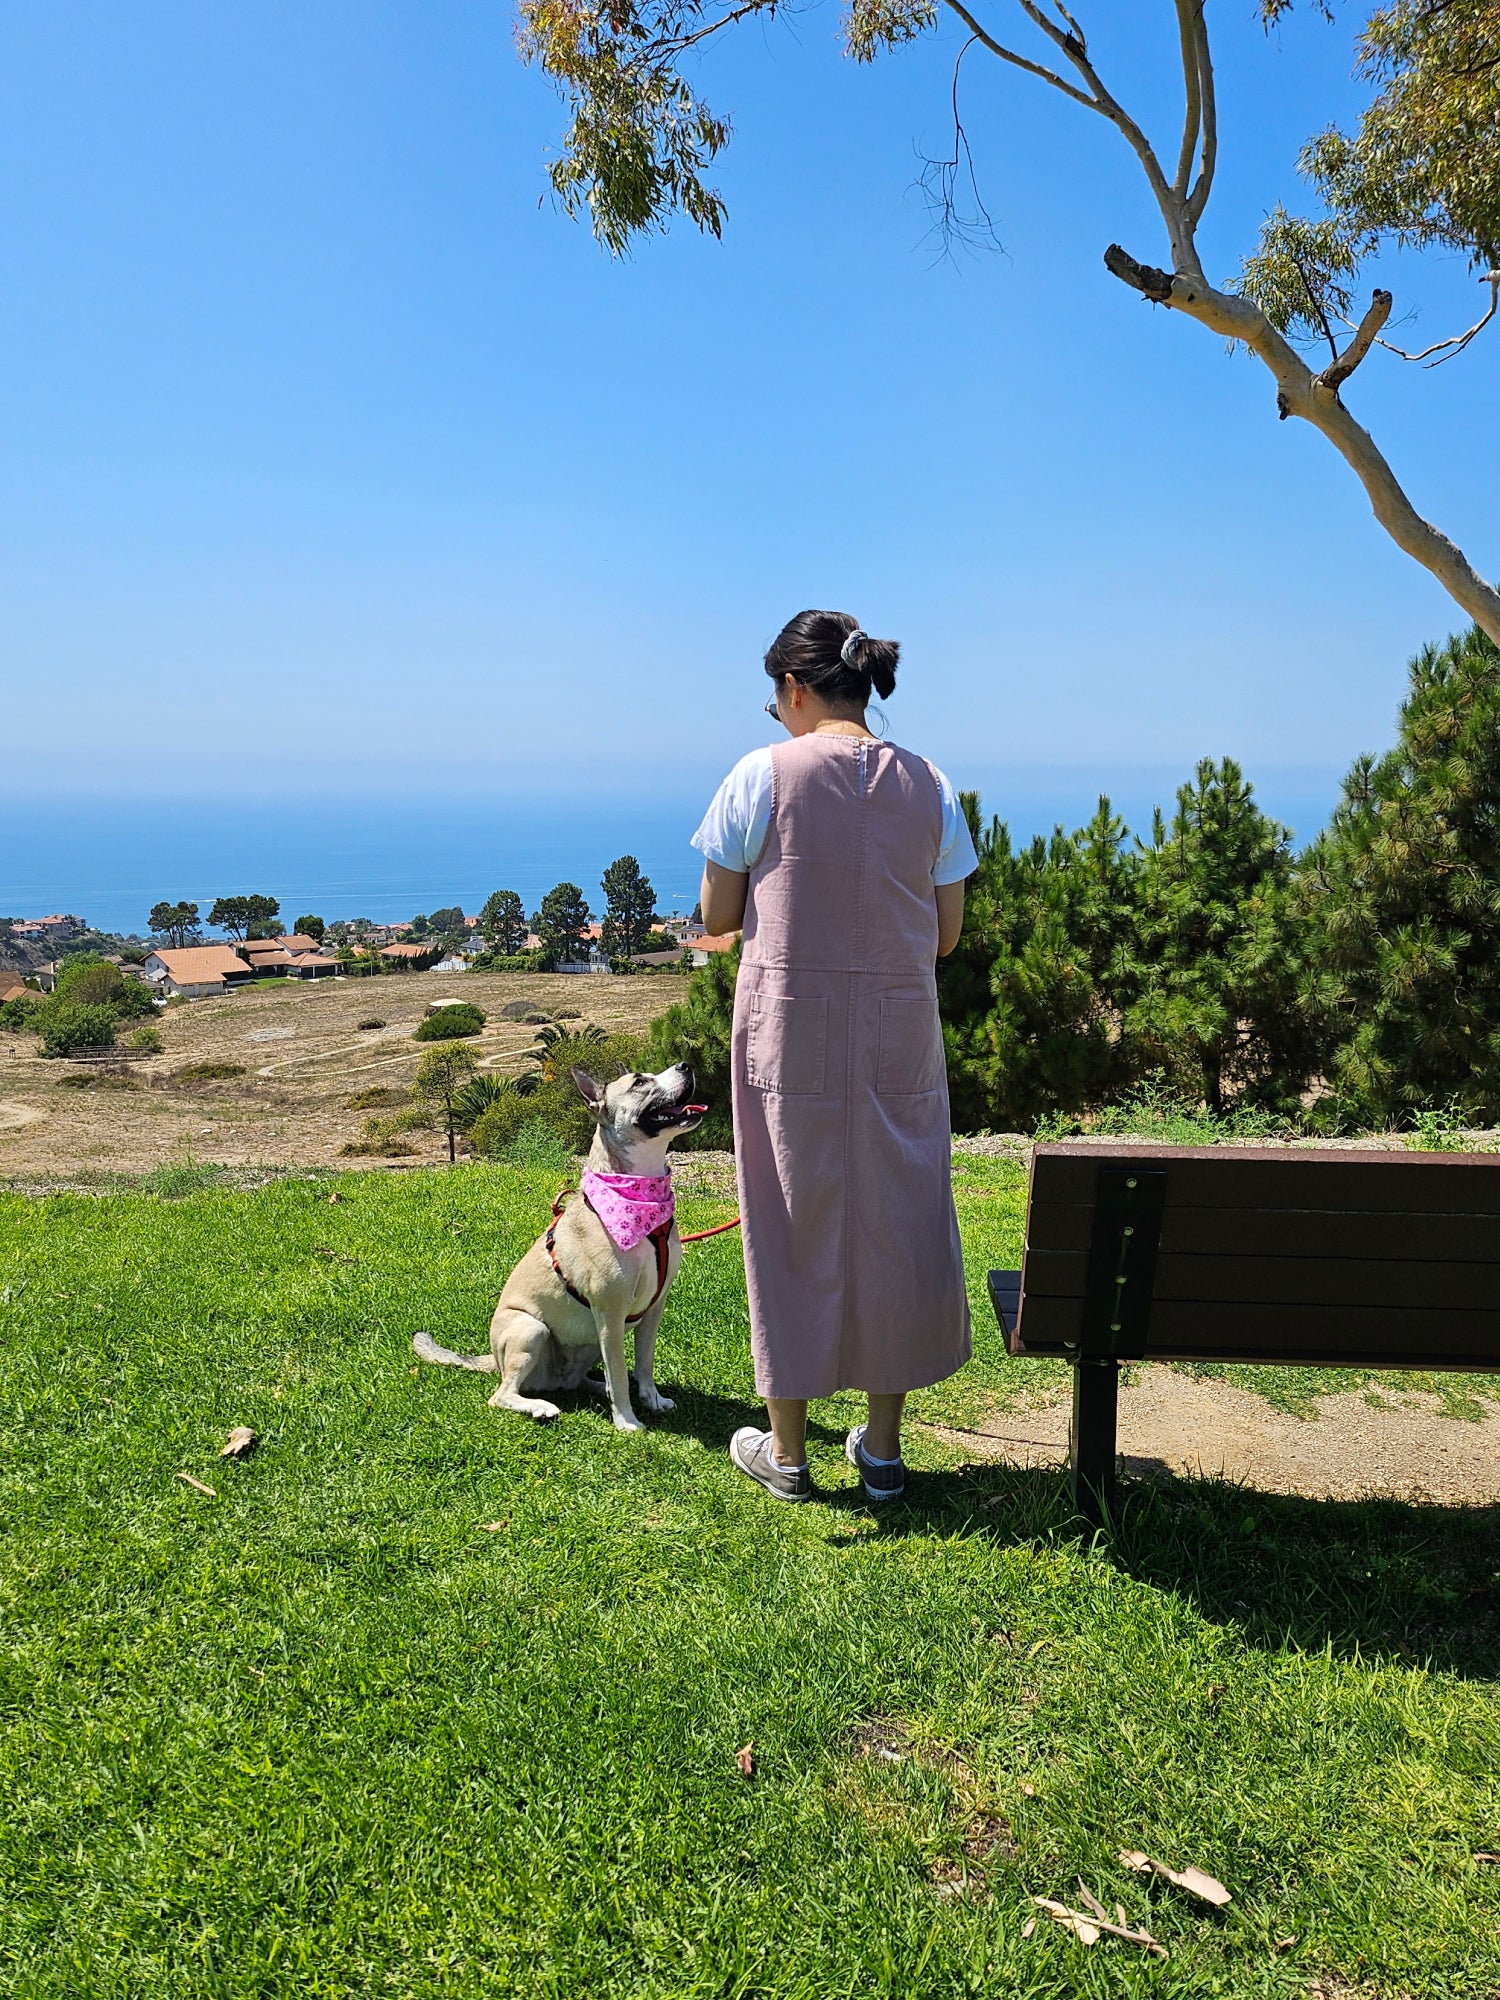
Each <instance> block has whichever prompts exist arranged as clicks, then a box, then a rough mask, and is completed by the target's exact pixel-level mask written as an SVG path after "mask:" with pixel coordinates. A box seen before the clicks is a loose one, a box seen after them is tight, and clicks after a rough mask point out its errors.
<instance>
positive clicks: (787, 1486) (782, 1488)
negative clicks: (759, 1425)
mask: <svg viewBox="0 0 1500 2000" xmlns="http://www.w3.org/2000/svg"><path fill="white" fill-rule="evenodd" d="M729 1456H730V1457H731V1458H732V1459H733V1460H734V1462H735V1464H736V1465H737V1466H738V1467H739V1469H740V1471H741V1472H744V1473H747V1474H748V1475H749V1476H750V1478H751V1479H753V1480H755V1481H757V1482H758V1484H760V1485H761V1486H764V1487H765V1489H766V1491H767V1492H768V1493H769V1494H770V1495H771V1497H772V1499H774V1500H807V1499H810V1498H811V1497H812V1474H811V1473H810V1472H809V1471H808V1469H807V1467H806V1466H805V1465H801V1466H798V1468H797V1470H796V1471H795V1472H794V1471H793V1470H792V1468H791V1467H790V1466H789V1465H778V1464H777V1463H776V1455H775V1453H774V1452H773V1451H772V1450H771V1433H770V1432H769V1431H757V1430H752V1429H751V1427H750V1426H749V1425H748V1424H747V1425H746V1426H745V1428H744V1429H743V1430H740V1431H736V1432H735V1434H734V1436H733V1437H732V1438H731V1439H730V1440H729Z"/></svg>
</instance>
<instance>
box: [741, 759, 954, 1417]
mask: <svg viewBox="0 0 1500 2000" xmlns="http://www.w3.org/2000/svg"><path fill="white" fill-rule="evenodd" d="M773 768H774V784H773V804H772V809H771V824H770V829H769V831H768V833H767V835H766V842H765V846H764V848H763V849H762V851H761V855H760V858H759V860H758V861H757V862H756V864H755V866H754V867H753V868H752V869H751V871H750V886H749V897H748V902H747V905H746V911H745V931H744V952H743V956H742V959H741V963H740V971H739V979H738V984H737V986H736V990H735V1001H734V1121H735V1133H736V1160H737V1168H738V1174H739V1192H740V1213H741V1216H742V1217H743V1223H744V1229H743V1234H744V1247H745V1268H746V1274H747V1277H748V1282H749V1294H750V1333H751V1345H752V1348H753V1351H754V1355H755V1381H756V1387H757V1389H758V1390H759V1392H760V1393H761V1395H763V1396H787V1397H809V1398H811V1397H815V1396H829V1395H832V1394H833V1393H834V1392H835V1391H836V1390H839V1389H864V1390H867V1391H871V1392H873V1393H874V1394H876V1395H891V1394H896V1393H898V1392H900V1391H903V1390H908V1389H920V1388H923V1387H925V1386H926V1385H927V1384H928V1383H931V1382H939V1381H941V1380H942V1379H943V1378H944V1377H945V1376H947V1375H951V1374H953V1372H954V1371H955V1370H956V1369H958V1368H961V1367H962V1366H963V1364H964V1362H965V1361H967V1360H968V1358H969V1354H970V1344H969V1308H968V1301H967V1298H966V1295H965V1291H964V1274H963V1258H962V1253H961V1251H960V1248H959V1240H958V1221H957V1218H956V1216H955V1214H954V1210H953V1190H952V1178H951V1150H952V1138H951V1129H950V1126H949V1121H948V1082H947V1074H946V1069H945V1066H944V1062H943V1043H942V1033H941V1030H940V1027H939V1024H938V1009H937V985H936V980H935V976H934V968H935V965H936V962H937V905H936V902H935V900H934V897H933V888H932V870H933V866H934V863H935V862H936V860H937V856H938V852H939V848H940V846H941V842H942V824H943V807H942V795H941V793H940V791H939V789H938V782H937V779H936V777H935V776H934V774H933V771H932V768H931V766H930V765H929V764H928V763H927V762H926V761H925V760H924V759H923V758H921V757H917V756H914V755H913V754H912V752H911V751H909V750H903V749H900V748H898V747H897V746H896V745H894V744H890V743H876V742H872V741H868V740H866V739H863V738H859V737H851V736H838V735H833V734H829V733H824V734H821V735H818V734H813V735H808V736H801V737H798V738H796V739H795V740H794V741H793V742H791V743H783V744H778V745H777V747H776V749H775V751H774V752H773Z"/></svg>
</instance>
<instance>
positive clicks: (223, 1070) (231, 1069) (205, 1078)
mask: <svg viewBox="0 0 1500 2000" xmlns="http://www.w3.org/2000/svg"><path fill="white" fill-rule="evenodd" d="M244 1074H245V1065H244V1064H243V1063H232V1062H197V1063H189V1064H188V1066H187V1068H186V1069H174V1070H173V1072H172V1081H173V1083H222V1082H224V1081H225V1080H226V1079H227V1078H229V1077H231V1076H243V1075H244Z"/></svg>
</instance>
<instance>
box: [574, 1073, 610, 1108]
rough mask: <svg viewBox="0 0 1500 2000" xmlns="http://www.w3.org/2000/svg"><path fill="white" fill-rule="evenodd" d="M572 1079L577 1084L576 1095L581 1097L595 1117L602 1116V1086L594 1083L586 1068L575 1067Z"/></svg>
mask: <svg viewBox="0 0 1500 2000" xmlns="http://www.w3.org/2000/svg"><path fill="white" fill-rule="evenodd" d="M572 1076H573V1081H574V1083H576V1084H577V1086H578V1095H579V1096H580V1097H581V1098H582V1099H583V1101H584V1103H585V1104H586V1105H587V1106H588V1108H589V1110H590V1111H592V1112H593V1114H594V1116H595V1118H602V1117H603V1116H604V1087H603V1085H602V1084H599V1083H596V1082H595V1081H594V1079H593V1077H591V1076H590V1075H589V1073H588V1071H587V1070H586V1069H575V1070H574V1071H573V1072H572Z"/></svg>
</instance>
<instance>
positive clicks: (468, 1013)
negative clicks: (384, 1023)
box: [412, 1000, 484, 1042]
mask: <svg viewBox="0 0 1500 2000" xmlns="http://www.w3.org/2000/svg"><path fill="white" fill-rule="evenodd" d="M483 1026H484V1015H483V1014H482V1013H481V1012H480V1011H479V1009H478V1008H477V1007H475V1006H472V1005H471V1004H470V1003H469V1001H467V1000H455V1001H454V1002H453V1003H452V1005H451V1006H448V1007H439V1008H438V1010H437V1012H436V1013H435V1014H429V1015H428V1017H427V1019H426V1020H425V1021H424V1022H423V1023H422V1025H421V1027H420V1028H418V1029H417V1031H416V1033H415V1034H414V1035H413V1036H412V1040H413V1041H414V1042H454V1041H458V1040H460V1039H461V1038H462V1037H464V1036H465V1035H477V1034H478V1033H479V1030H480V1029H481V1028H482V1027H483Z"/></svg>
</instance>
